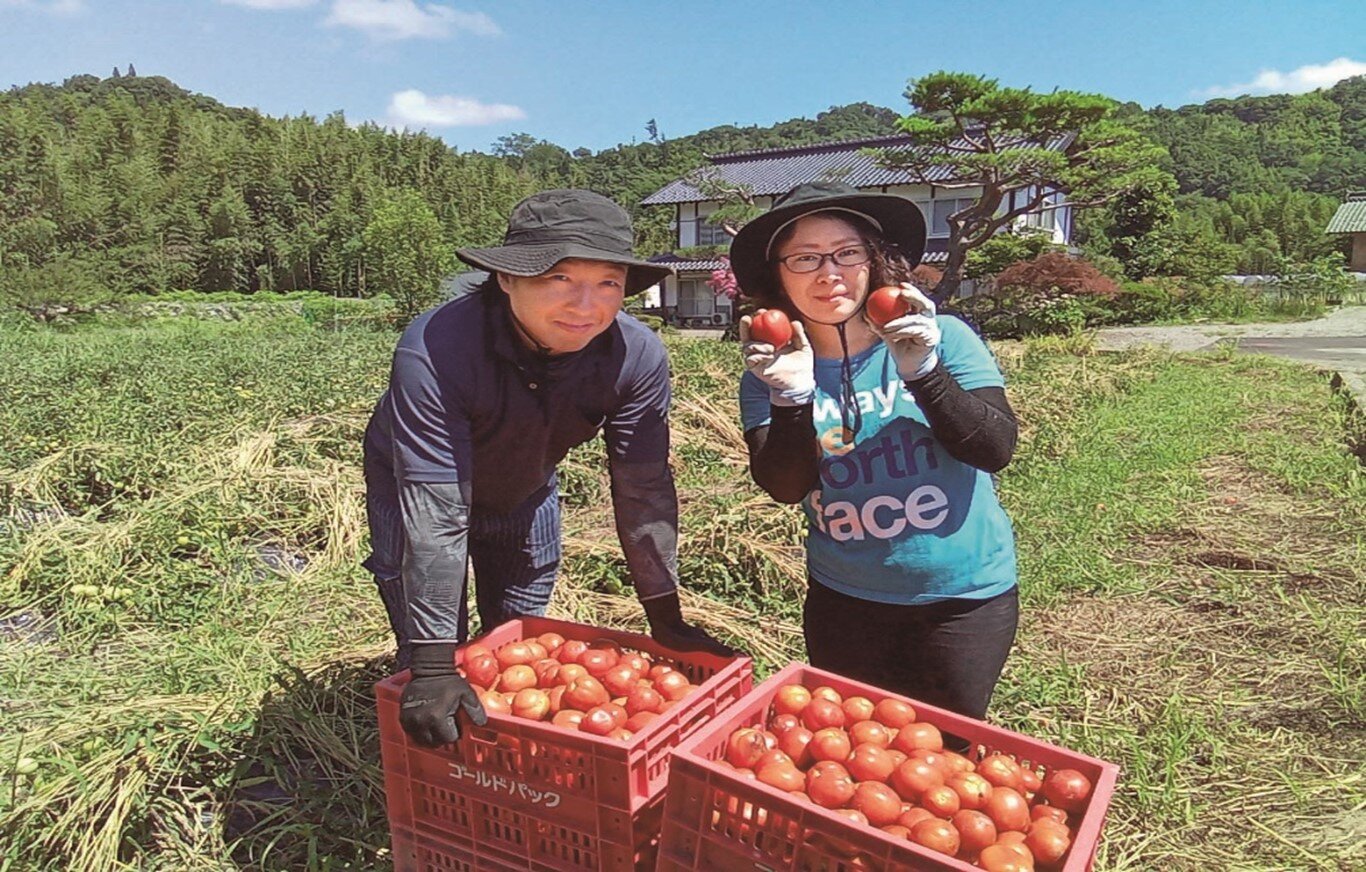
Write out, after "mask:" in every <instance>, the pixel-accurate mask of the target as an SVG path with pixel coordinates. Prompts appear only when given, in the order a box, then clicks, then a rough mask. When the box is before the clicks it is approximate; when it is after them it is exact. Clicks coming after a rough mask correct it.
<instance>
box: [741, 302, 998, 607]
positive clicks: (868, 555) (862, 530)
mask: <svg viewBox="0 0 1366 872" xmlns="http://www.w3.org/2000/svg"><path fill="white" fill-rule="evenodd" d="M938 322H939V328H940V331H941V334H942V339H941V342H940V346H939V356H940V359H941V360H943V361H944V365H945V366H946V367H947V368H948V371H949V373H950V374H951V375H952V376H953V377H954V379H955V380H956V381H957V382H958V384H959V385H961V386H962V388H963V389H964V390H974V389H976V388H983V387H1004V385H1005V382H1004V380H1003V379H1002V378H1001V372H1000V370H999V369H998V368H997V367H996V362H995V360H993V359H992V356H991V353H990V352H989V351H988V350H987V348H986V345H985V344H983V342H982V340H981V339H979V338H978V337H977V334H975V333H973V332H972V329H971V328H970V327H968V326H967V325H966V324H964V323H963V322H962V321H960V320H958V319H957V318H954V317H951V316H946V315H941V316H939V318H938ZM851 363H852V365H853V375H854V389H855V394H856V396H857V398H858V404H859V409H860V411H861V412H862V425H861V427H860V429H859V432H858V434H857V436H856V437H855V440H854V444H853V445H845V444H844V442H843V439H842V438H841V436H842V433H843V429H844V428H843V425H842V424H841V422H840V412H839V385H840V361H839V359H826V358H817V359H816V399H815V408H814V410H813V412H814V420H815V426H816V435H817V437H818V439H819V442H820V446H821V462H820V482H819V484H818V485H817V487H816V489H815V490H813V491H811V493H809V494H807V496H806V499H805V500H803V501H802V507H803V509H804V510H805V511H806V516H807V520H808V521H809V523H810V528H809V535H808V537H807V569H808V571H809V572H810V573H811V576H812V577H813V578H814V579H816V580H817V581H819V582H820V583H821V584H824V585H826V586H827V587H830V588H833V589H834V590H837V591H839V592H841V593H845V594H849V595H850V596H856V597H860V598H862V599H867V600H873V601H876V602H885V603H896V604H903V605H921V604H924V603H930V602H935V601H937V600H943V599H949V598H954V597H963V598H969V599H986V598H988V597H993V596H996V595H997V594H1001V593H1005V592H1006V591H1007V590H1009V589H1010V588H1011V587H1013V586H1014V585H1015V581H1016V577H1015V537H1014V533H1013V532H1012V530H1011V527H1010V519H1009V518H1007V517H1006V514H1005V512H1004V510H1002V508H1001V504H1000V502H999V501H998V500H997V499H996V488H995V487H994V485H993V484H992V481H991V475H990V474H988V473H986V472H984V471H982V470H980V469H977V468H976V467H973V466H969V465H968V464H966V463H962V462H960V461H958V460H955V459H954V458H953V457H952V456H950V454H949V453H948V451H947V450H945V448H944V446H943V445H941V444H940V443H939V441H938V440H937V439H935V438H934V435H933V433H931V431H930V427H929V423H928V422H927V421H926V419H925V415H924V413H923V412H922V411H921V410H920V408H919V407H918V406H917V405H916V402H915V398H914V397H913V396H912V395H911V393H910V392H909V391H907V390H906V388H905V385H903V384H902V382H901V379H900V377H899V376H898V375H897V372H896V363H895V361H893V359H892V356H891V354H890V353H889V351H888V349H887V346H886V345H884V344H883V343H881V342H879V343H878V344H876V345H874V346H873V347H872V348H870V349H868V350H867V351H864V352H863V353H861V354H858V355H856V356H855V357H853V358H851ZM740 416H741V419H742V421H743V423H744V428H745V430H751V429H753V428H754V427H759V426H762V425H764V424H767V423H769V402H768V387H767V386H766V385H764V383H763V382H761V381H760V380H759V379H758V377H756V376H755V375H753V374H752V373H749V372H746V373H745V374H744V376H743V377H742V378H741V380H740Z"/></svg>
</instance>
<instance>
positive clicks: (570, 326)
mask: <svg viewBox="0 0 1366 872" xmlns="http://www.w3.org/2000/svg"><path fill="white" fill-rule="evenodd" d="M498 284H499V285H500V286H502V288H503V292H504V293H506V294H507V295H508V299H509V300H510V301H511V303H512V313H513V314H514V315H516V316H517V320H518V321H520V322H521V325H522V329H524V330H525V331H526V332H528V333H530V334H531V336H532V337H533V338H534V339H535V340H536V341H537V342H539V343H540V344H541V345H543V346H545V347H546V348H549V349H550V351H551V353H553V354H565V353H568V352H572V351H578V350H580V349H582V348H583V347H584V346H586V345H587V344H588V343H589V342H592V341H593V340H594V339H595V338H596V337H598V336H600V335H601V334H602V332H603V331H604V330H606V329H607V328H608V327H610V326H612V320H613V319H614V318H616V316H617V312H620V311H621V304H622V300H623V299H624V297H625V290H626V267H624V266H622V265H621V264H617V263H606V262H604V261H600V260H578V259H574V258H569V259H566V260H562V261H560V262H559V263H557V264H555V265H554V266H553V267H551V268H550V269H549V270H547V271H546V272H545V273H543V274H542V275H538V276H512V275H506V274H504V273H499V274H498Z"/></svg>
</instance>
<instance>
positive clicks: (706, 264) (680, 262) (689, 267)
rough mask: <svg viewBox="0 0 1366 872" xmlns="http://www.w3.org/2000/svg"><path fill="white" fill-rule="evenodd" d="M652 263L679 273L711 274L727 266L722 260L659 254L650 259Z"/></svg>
mask: <svg viewBox="0 0 1366 872" xmlns="http://www.w3.org/2000/svg"><path fill="white" fill-rule="evenodd" d="M650 263H657V264H660V265H662V266H671V267H673V268H674V269H675V270H677V271H679V272H684V271H687V272H696V271H698V270H706V271H707V272H711V271H712V270H714V269H721V268H722V267H724V266H725V265H726V262H725V261H723V260H721V259H720V258H705V257H679V256H678V255H676V254H657V255H655V256H654V257H652V258H650Z"/></svg>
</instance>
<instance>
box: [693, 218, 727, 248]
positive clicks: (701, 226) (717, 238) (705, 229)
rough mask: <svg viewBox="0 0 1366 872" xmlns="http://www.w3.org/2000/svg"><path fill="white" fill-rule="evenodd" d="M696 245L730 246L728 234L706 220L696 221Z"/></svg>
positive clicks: (723, 229)
mask: <svg viewBox="0 0 1366 872" xmlns="http://www.w3.org/2000/svg"><path fill="white" fill-rule="evenodd" d="M697 244H698V245H730V234H729V233H727V232H726V230H725V228H724V227H722V226H721V225H719V224H712V223H711V222H710V221H707V220H706V219H698V221H697Z"/></svg>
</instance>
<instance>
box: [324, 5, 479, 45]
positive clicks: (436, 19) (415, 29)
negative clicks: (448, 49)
mask: <svg viewBox="0 0 1366 872" xmlns="http://www.w3.org/2000/svg"><path fill="white" fill-rule="evenodd" d="M324 23H326V24H328V25H330V26H333V27H351V28H354V29H356V30H359V31H362V32H363V33H366V34H368V35H369V36H372V37H374V38H375V39H411V38H414V37H420V38H428V39H440V38H442V37H446V36H449V35H450V34H451V32H452V31H455V30H463V31H466V32H468V33H473V34H475V35H476V36H497V35H498V34H500V33H502V31H501V30H499V29H498V25H497V24H496V23H494V21H493V19H492V18H489V17H488V16H487V15H485V14H484V13H482V12H460V11H458V10H456V9H452V8H451V7H449V6H441V5H438V4H436V3H428V4H426V5H424V6H419V5H418V4H417V3H416V2H414V0H334V2H333V3H332V11H331V13H330V14H329V15H328V16H327V21H326V22H324Z"/></svg>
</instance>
